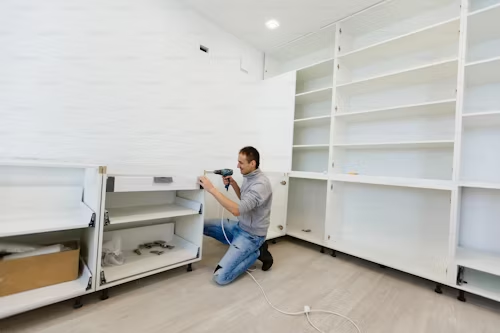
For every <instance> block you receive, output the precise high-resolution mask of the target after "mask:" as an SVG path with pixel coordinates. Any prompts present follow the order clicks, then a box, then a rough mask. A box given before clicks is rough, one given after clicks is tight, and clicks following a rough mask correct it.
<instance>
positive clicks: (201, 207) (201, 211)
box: [198, 204, 203, 215]
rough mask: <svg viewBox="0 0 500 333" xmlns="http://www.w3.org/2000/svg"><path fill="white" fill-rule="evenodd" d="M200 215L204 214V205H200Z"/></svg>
mask: <svg viewBox="0 0 500 333" xmlns="http://www.w3.org/2000/svg"><path fill="white" fill-rule="evenodd" d="M198 214H200V215H201V214H203V204H201V205H200V211H199V212H198Z"/></svg>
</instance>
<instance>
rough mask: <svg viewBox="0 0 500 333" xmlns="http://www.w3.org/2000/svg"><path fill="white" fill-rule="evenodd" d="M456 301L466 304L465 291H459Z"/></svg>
mask: <svg viewBox="0 0 500 333" xmlns="http://www.w3.org/2000/svg"><path fill="white" fill-rule="evenodd" d="M457 299H458V300H459V301H460V302H467V300H466V299H465V291H463V290H460V291H459V293H458V297H457Z"/></svg>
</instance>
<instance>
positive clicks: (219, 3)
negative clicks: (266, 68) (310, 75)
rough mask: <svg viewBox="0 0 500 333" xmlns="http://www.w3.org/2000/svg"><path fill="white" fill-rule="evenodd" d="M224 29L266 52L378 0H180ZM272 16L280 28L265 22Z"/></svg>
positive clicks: (378, 0)
mask: <svg viewBox="0 0 500 333" xmlns="http://www.w3.org/2000/svg"><path fill="white" fill-rule="evenodd" d="M184 1H185V2H187V3H188V4H189V5H191V6H192V7H193V8H194V9H195V10H196V11H198V12H199V13H201V14H202V15H203V16H205V17H206V18H208V19H209V20H211V21H213V22H215V23H216V24H217V25H219V26H220V27H221V28H223V29H224V30H226V31H228V32H230V33H232V34H233V35H235V36H236V37H238V38H240V39H242V40H244V41H246V42H248V43H250V44H251V45H253V46H254V47H256V48H257V49H260V50H262V51H269V50H271V49H273V48H275V47H277V46H279V45H282V44H285V43H287V42H290V41H292V40H294V39H296V38H298V37H301V36H303V35H305V34H307V33H311V32H315V31H318V30H319V29H320V28H322V27H324V26H326V25H328V24H330V23H332V22H335V21H338V20H340V19H342V18H344V17H346V16H349V15H351V14H353V13H356V12H358V11H360V10H362V9H364V8H367V7H369V6H372V5H374V4H376V3H379V2H381V0H184ZM269 19H276V20H278V21H279V23H280V27H279V28H278V29H276V30H269V29H267V28H266V26H265V23H266V22H267V21H268V20H269Z"/></svg>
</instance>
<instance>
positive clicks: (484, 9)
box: [468, 3, 500, 17]
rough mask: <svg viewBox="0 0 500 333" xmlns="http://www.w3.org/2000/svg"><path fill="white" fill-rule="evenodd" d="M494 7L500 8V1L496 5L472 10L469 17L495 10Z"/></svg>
mask: <svg viewBox="0 0 500 333" xmlns="http://www.w3.org/2000/svg"><path fill="white" fill-rule="evenodd" d="M494 9H500V3H497V4H494V5H491V6H488V7H485V8H481V9H478V10H475V11H473V12H470V13H469V14H468V15H469V17H471V16H476V15H479V14H481V13H486V12H489V11H491V10H494Z"/></svg>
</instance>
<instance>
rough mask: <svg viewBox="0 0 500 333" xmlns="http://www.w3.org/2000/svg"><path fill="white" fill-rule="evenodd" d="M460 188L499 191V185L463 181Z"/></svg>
mask: <svg viewBox="0 0 500 333" xmlns="http://www.w3.org/2000/svg"><path fill="white" fill-rule="evenodd" d="M460 186H462V187H475V188H485V189H492V190H500V183H485V182H469V181H463V182H460Z"/></svg>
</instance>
